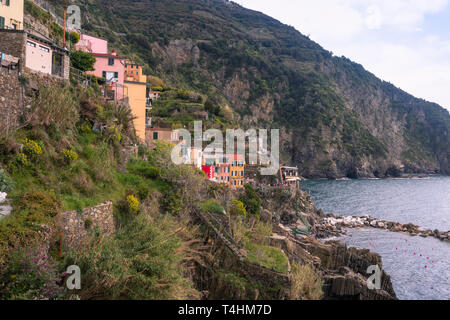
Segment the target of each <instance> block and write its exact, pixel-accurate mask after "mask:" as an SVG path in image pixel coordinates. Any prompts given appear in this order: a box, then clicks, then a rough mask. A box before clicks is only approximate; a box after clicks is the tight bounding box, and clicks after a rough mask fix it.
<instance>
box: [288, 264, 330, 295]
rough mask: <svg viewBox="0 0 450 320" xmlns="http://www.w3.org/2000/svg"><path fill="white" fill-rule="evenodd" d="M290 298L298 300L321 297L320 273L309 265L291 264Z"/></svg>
mask: <svg viewBox="0 0 450 320" xmlns="http://www.w3.org/2000/svg"><path fill="white" fill-rule="evenodd" d="M292 269H293V270H292V274H291V276H290V278H291V288H290V289H291V290H290V298H291V299H293V300H298V299H299V297H301V298H302V300H320V299H322V297H323V290H322V287H323V284H324V282H323V280H322V277H321V275H320V274H319V273H318V272H317V271H316V270H314V269H313V267H311V266H309V265H304V266H297V265H293V266H292Z"/></svg>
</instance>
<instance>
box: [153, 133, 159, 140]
mask: <svg viewBox="0 0 450 320" xmlns="http://www.w3.org/2000/svg"><path fill="white" fill-rule="evenodd" d="M153 140H158V132H153Z"/></svg>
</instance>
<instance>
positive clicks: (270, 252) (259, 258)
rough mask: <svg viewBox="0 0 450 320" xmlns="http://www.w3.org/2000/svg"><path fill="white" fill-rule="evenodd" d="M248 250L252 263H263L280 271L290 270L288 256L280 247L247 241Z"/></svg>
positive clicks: (246, 247)
mask: <svg viewBox="0 0 450 320" xmlns="http://www.w3.org/2000/svg"><path fill="white" fill-rule="evenodd" d="M244 247H245V249H247V250H248V260H249V261H250V262H252V263H256V264H259V265H262V266H264V267H266V268H269V269H272V270H274V271H276V272H279V273H286V272H287V270H288V258H287V257H286V255H285V254H284V253H283V251H281V249H280V248H275V247H271V246H266V245H261V244H258V243H254V242H247V243H245V245H244Z"/></svg>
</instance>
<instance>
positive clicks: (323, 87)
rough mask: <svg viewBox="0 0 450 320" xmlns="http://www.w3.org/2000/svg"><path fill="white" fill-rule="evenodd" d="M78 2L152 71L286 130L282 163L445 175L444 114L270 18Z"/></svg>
mask: <svg viewBox="0 0 450 320" xmlns="http://www.w3.org/2000/svg"><path fill="white" fill-rule="evenodd" d="M52 2H54V3H56V4H61V1H58V0H53V1H52ZM75 2H77V1H75ZM79 4H80V6H82V12H83V14H84V17H83V18H84V19H83V21H84V25H83V28H84V29H85V30H86V32H89V33H91V34H97V35H99V36H102V37H104V38H107V39H108V40H109V41H110V43H111V46H114V47H116V48H117V49H119V51H120V52H121V54H123V55H127V56H130V57H132V58H134V59H135V60H136V61H137V62H139V63H141V64H142V65H144V66H145V70H146V71H147V72H151V73H153V74H155V73H156V74H158V75H159V76H160V77H162V78H164V79H165V80H167V81H168V82H169V83H171V84H175V85H177V86H185V87H188V88H192V89H195V90H197V91H200V92H202V93H204V94H207V95H209V96H210V97H211V98H212V99H213V100H215V101H216V102H217V103H220V104H221V105H222V106H225V105H230V106H231V107H232V108H233V110H234V111H235V113H236V117H237V119H238V121H239V123H240V124H241V125H242V126H243V127H260V128H267V129H269V128H280V129H281V132H282V160H283V161H284V162H285V163H289V164H296V165H298V166H299V167H300V168H301V173H302V175H304V176H306V177H328V178H335V177H342V176H350V177H373V176H379V177H383V176H385V175H386V174H387V173H388V170H389V169H391V171H392V169H393V168H395V169H401V170H403V171H404V172H441V173H448V172H449V159H448V154H449V149H450V137H449V134H448V131H449V127H450V115H449V113H448V111H447V110H445V109H443V108H441V107H440V106H438V105H436V104H433V103H429V102H426V101H423V100H420V99H416V98H414V97H412V96H410V95H409V94H407V93H405V92H403V91H402V90H400V89H398V88H396V87H394V86H393V85H391V84H389V83H386V82H383V81H381V80H379V79H378V78H376V77H375V76H374V75H372V74H371V73H369V72H367V71H366V70H364V68H363V67H362V66H360V65H358V64H356V63H353V62H351V61H350V60H348V59H346V58H344V57H342V58H339V57H335V56H333V55H332V53H331V52H329V51H326V50H324V49H323V48H322V47H321V46H320V45H318V44H316V43H315V42H313V41H311V40H310V39H309V38H308V37H306V36H304V35H302V34H301V33H300V32H298V31H296V30H295V29H293V28H292V27H289V26H286V25H283V24H282V23H280V22H278V21H276V20H274V19H272V18H270V17H268V16H266V15H264V14H261V13H259V12H255V11H251V10H248V9H245V8H243V7H241V6H239V5H237V4H235V3H233V2H228V1H219V0H212V1H203V0H177V1H167V0H136V1H116V0H112V1H110V0H108V1H107V0H94V1H89V2H88V3H87V4H86V3H84V2H81V1H80V2H79Z"/></svg>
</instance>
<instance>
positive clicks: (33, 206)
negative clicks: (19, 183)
mask: <svg viewBox="0 0 450 320" xmlns="http://www.w3.org/2000/svg"><path fill="white" fill-rule="evenodd" d="M60 208H61V201H60V200H59V199H58V198H57V197H56V195H55V194H54V193H50V192H45V191H41V190H31V191H28V192H27V193H26V194H25V195H24V196H23V198H22V200H21V201H20V203H18V205H17V209H18V210H19V211H27V212H29V213H36V214H39V215H42V216H44V217H49V218H53V217H55V216H56V215H57V214H58V212H59V209H60Z"/></svg>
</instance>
